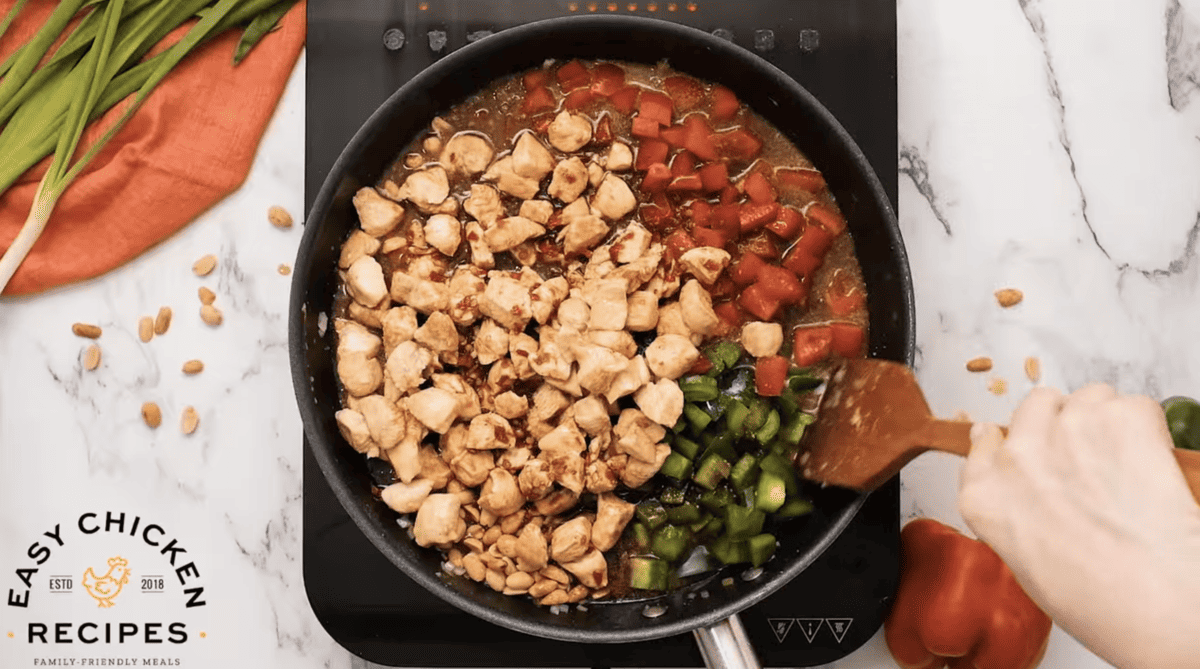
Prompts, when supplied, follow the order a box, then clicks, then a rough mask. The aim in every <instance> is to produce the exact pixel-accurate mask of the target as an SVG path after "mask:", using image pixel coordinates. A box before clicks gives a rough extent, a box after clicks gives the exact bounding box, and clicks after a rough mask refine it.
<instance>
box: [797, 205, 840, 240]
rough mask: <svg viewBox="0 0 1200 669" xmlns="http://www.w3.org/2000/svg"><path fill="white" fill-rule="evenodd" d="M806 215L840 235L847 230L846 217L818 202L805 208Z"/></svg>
mask: <svg viewBox="0 0 1200 669" xmlns="http://www.w3.org/2000/svg"><path fill="white" fill-rule="evenodd" d="M804 215H805V216H807V217H808V220H810V221H812V222H814V223H816V224H817V225H819V226H821V227H822V228H825V229H826V230H828V231H829V232H832V233H833V234H834V235H840V234H842V232H844V231H845V230H846V219H845V218H843V217H842V215H841V214H839V213H837V212H836V211H834V210H833V209H830V208H829V207H827V206H825V205H823V204H820V203H817V202H814V203H813V204H810V205H809V206H808V208H807V209H805V210H804Z"/></svg>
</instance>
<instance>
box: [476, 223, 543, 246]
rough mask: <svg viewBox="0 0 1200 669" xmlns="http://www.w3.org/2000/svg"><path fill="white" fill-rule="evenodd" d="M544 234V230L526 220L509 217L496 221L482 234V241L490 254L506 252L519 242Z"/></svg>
mask: <svg viewBox="0 0 1200 669" xmlns="http://www.w3.org/2000/svg"><path fill="white" fill-rule="evenodd" d="M544 234H546V228H543V227H542V226H540V225H538V224H537V223H534V222H533V221H531V220H529V219H528V218H522V217H520V216H509V217H508V218H502V219H500V220H498V221H496V224H495V225H493V226H492V227H490V228H488V229H487V230H485V231H484V232H483V241H485V242H487V245H488V248H489V249H491V251H492V253H499V252H501V251H507V250H509V249H511V248H513V247H514V246H517V245H518V244H520V243H521V242H523V241H525V240H527V239H532V238H534V237H539V236H541V235H544Z"/></svg>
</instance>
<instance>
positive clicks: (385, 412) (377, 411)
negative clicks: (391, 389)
mask: <svg viewBox="0 0 1200 669" xmlns="http://www.w3.org/2000/svg"><path fill="white" fill-rule="evenodd" d="M358 410H359V412H360V413H361V414H362V416H363V420H365V421H366V423H367V430H369V431H370V433H371V441H374V442H375V443H376V444H378V445H379V448H381V449H383V450H385V451H386V450H389V449H391V448H394V447H395V446H396V445H397V444H399V443H400V440H401V439H402V438H403V437H404V433H405V429H406V426H405V418H404V413H403V412H402V411H400V409H399V408H398V407H397V406H396V405H395V404H393V403H391V402H389V401H387V400H386V399H384V397H383V395H367V396H366V397H363V398H361V399H360V400H359V402H358Z"/></svg>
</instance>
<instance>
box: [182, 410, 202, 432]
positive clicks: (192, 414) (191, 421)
mask: <svg viewBox="0 0 1200 669" xmlns="http://www.w3.org/2000/svg"><path fill="white" fill-rule="evenodd" d="M199 426H200V414H198V413H196V409H195V407H185V408H184V410H183V416H182V417H181V418H180V419H179V429H181V430H183V433H184V434H191V433H193V432H195V431H196V428H197V427H199Z"/></svg>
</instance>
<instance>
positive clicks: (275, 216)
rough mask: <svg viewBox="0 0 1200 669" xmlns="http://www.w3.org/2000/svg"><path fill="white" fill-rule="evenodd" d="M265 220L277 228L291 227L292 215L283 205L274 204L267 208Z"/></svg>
mask: <svg viewBox="0 0 1200 669" xmlns="http://www.w3.org/2000/svg"><path fill="white" fill-rule="evenodd" d="M267 220H269V221H271V225H273V226H275V227H277V228H290V227H292V215H291V214H289V213H288V212H287V210H286V209H284V208H283V207H279V206H275V207H271V208H270V209H268V210H267Z"/></svg>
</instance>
